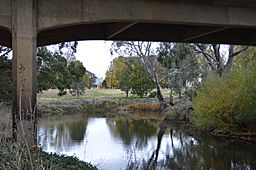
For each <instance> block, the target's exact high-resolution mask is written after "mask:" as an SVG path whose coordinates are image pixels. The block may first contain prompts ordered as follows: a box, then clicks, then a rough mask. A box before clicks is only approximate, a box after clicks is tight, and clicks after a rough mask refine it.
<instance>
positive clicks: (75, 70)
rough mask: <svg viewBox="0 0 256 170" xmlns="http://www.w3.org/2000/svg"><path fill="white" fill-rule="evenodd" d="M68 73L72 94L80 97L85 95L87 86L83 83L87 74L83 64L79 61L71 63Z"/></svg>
mask: <svg viewBox="0 0 256 170" xmlns="http://www.w3.org/2000/svg"><path fill="white" fill-rule="evenodd" d="M68 71H69V74H70V80H71V84H70V88H69V89H70V93H71V94H72V95H75V96H77V97H79V96H80V95H82V94H83V93H84V88H85V84H84V81H83V75H84V74H85V72H86V69H85V67H84V66H83V63H81V62H80V61H78V60H75V61H71V62H70V63H69V64H68Z"/></svg>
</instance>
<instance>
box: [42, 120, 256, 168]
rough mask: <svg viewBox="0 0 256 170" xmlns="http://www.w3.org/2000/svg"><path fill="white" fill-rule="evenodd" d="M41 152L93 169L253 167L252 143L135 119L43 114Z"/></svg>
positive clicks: (254, 149) (254, 150)
mask: <svg viewBox="0 0 256 170" xmlns="http://www.w3.org/2000/svg"><path fill="white" fill-rule="evenodd" d="M160 127H161V128H160ZM38 143H39V145H40V146H41V147H42V149H43V150H44V151H46V152H49V153H50V152H54V153H58V154H65V155H69V156H76V157H77V158H79V159H80V160H83V161H86V162H90V163H92V164H93V165H96V166H97V167H98V168H99V169H107V170H119V169H122V170H123V169H147V168H148V169H188V170H190V169H195V170H197V169H216V170H226V169H227V170H228V169H246V170H253V169H256V145H255V144H249V143H246V142H238V141H234V140H228V139H223V138H217V137H212V136H209V135H207V134H203V133H200V132H196V131H195V130H192V129H190V128H186V127H178V126H175V125H170V124H168V125H166V124H163V123H161V121H160V120H157V119H145V118H140V117H129V118H128V117H118V118H95V117H90V118H85V117H80V116H63V117H49V118H45V119H41V120H40V122H39V125H38Z"/></svg>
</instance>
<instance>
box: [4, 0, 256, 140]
mask: <svg viewBox="0 0 256 170" xmlns="http://www.w3.org/2000/svg"><path fill="white" fill-rule="evenodd" d="M71 40H149V41H174V42H201V43H229V44H248V45H251V44H255V43H256V1H255V0H0V45H5V46H8V47H12V49H13V83H14V100H13V115H16V118H18V117H19V116H17V115H19V112H20V111H21V115H22V119H24V120H25V119H26V120H33V119H34V114H32V113H31V110H33V109H34V108H35V105H36V75H35V73H36V72H35V69H36V57H35V56H36V47H37V46H42V45H49V44H52V43H59V42H63V41H71ZM17 126H18V125H17ZM18 129H19V128H18ZM25 130H26V132H25V134H26V138H30V137H32V136H31V134H30V133H29V131H30V130H31V127H30V128H27V129H25Z"/></svg>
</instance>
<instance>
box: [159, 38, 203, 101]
mask: <svg viewBox="0 0 256 170" xmlns="http://www.w3.org/2000/svg"><path fill="white" fill-rule="evenodd" d="M157 52H158V56H159V57H158V60H159V62H160V63H161V64H163V66H164V67H166V68H167V70H168V74H167V76H168V79H169V87H170V89H171V91H170V104H171V105H172V104H173V102H172V99H173V91H175V92H176V93H178V94H179V96H180V97H181V90H182V89H183V88H185V90H186V89H187V87H188V85H189V86H190V87H192V86H194V85H195V83H196V82H197V81H198V78H199V75H200V71H199V65H198V61H197V59H196V56H195V53H194V51H193V50H192V49H191V47H190V46H189V45H188V44H182V43H169V42H162V43H160V44H159V48H158V49H157Z"/></svg>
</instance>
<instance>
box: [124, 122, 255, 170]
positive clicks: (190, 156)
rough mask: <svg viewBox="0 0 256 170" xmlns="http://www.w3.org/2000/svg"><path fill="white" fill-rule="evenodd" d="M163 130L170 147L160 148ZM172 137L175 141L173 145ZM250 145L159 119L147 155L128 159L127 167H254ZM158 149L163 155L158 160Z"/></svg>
mask: <svg viewBox="0 0 256 170" xmlns="http://www.w3.org/2000/svg"><path fill="white" fill-rule="evenodd" d="M166 133H169V135H170V140H169V142H170V144H171V146H172V148H168V147H166V148H165V150H163V149H162V150H161V147H163V146H162V145H161V143H162V140H163V136H164V135H165V134H166ZM191 134H193V135H192V136H193V137H192V136H191ZM174 139H175V140H176V141H178V143H176V144H174ZM168 146H169V145H168ZM252 147H253V145H251V146H250V144H248V145H245V144H244V143H243V144H242V145H240V144H239V143H237V142H235V141H232V140H226V139H219V138H215V137H212V136H209V135H206V134H202V133H199V132H196V131H195V130H192V129H190V128H186V127H176V126H167V123H166V122H165V121H163V122H162V123H161V125H160V128H159V131H158V134H157V144H156V146H155V150H153V151H152V153H151V156H150V157H149V158H147V157H145V158H144V159H143V161H142V162H130V163H129V164H128V166H127V169H174V170H176V169H177V170H179V169H189V170H190V169H196V170H197V169H213V170H226V169H227V170H229V169H248V170H252V169H256V159H255V158H256V157H255V155H256V150H255V148H252ZM252 149H253V152H251V150H252ZM246 150H250V152H246ZM159 152H161V153H163V154H164V155H165V156H164V157H161V158H160V159H159V158H158V157H159ZM135 160H139V159H135ZM140 161H141V159H140ZM135 165H136V166H135ZM138 165H139V166H138ZM135 167H136V168H135Z"/></svg>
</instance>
